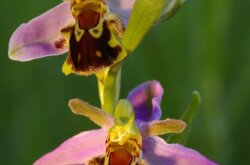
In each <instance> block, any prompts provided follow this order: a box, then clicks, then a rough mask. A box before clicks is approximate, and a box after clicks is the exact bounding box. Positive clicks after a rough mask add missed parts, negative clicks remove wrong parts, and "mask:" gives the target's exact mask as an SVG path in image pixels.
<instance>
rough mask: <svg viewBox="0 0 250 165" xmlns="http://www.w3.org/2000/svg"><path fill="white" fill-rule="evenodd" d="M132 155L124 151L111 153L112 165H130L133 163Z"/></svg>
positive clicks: (110, 161)
mask: <svg viewBox="0 0 250 165" xmlns="http://www.w3.org/2000/svg"><path fill="white" fill-rule="evenodd" d="M132 159H133V157H132V155H131V154H129V153H128V152H127V151H124V150H117V151H115V152H112V153H110V160H109V164H110V165H130V164H131V163H132Z"/></svg>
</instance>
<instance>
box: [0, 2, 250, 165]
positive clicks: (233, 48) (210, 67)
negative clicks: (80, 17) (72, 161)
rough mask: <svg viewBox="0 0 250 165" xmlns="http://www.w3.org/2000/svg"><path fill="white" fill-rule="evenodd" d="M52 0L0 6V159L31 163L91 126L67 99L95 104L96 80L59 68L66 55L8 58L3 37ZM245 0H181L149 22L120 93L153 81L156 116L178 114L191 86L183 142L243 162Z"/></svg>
mask: <svg viewBox="0 0 250 165" xmlns="http://www.w3.org/2000/svg"><path fill="white" fill-rule="evenodd" d="M59 2H60V0H53V1H52V0H14V1H13V0H12V1H1V3H0V4H1V5H0V20H1V23H0V25H1V26H0V27H1V30H0V54H1V55H0V68H1V69H0V74H1V81H0V90H1V91H0V129H1V136H0V142H1V147H0V164H14V165H16V164H21V165H22V164H23V165H26V164H32V163H33V162H34V161H35V160H36V159H37V158H39V157H40V156H42V155H43V154H45V153H46V152H48V151H50V150H52V149H54V148H55V147H56V146H58V145H59V144H60V143H62V142H63V141H64V140H65V139H67V138H69V137H71V136H73V135H75V134H77V133H79V132H81V131H84V130H88V129H91V128H97V126H95V125H94V124H93V123H92V122H90V121H89V120H88V119H87V118H84V117H82V116H76V115H73V114H72V113H71V112H70V110H69V108H68V106H67V102H68V100H69V99H70V98H76V97H78V98H81V99H83V100H85V101H88V102H90V103H91V104H93V105H97V106H99V100H98V92H97V87H96V79H95V77H94V76H91V77H79V76H74V75H70V76H68V77H65V76H64V75H63V74H62V73H61V66H62V64H63V62H64V60H65V58H66V55H63V56H58V57H50V58H44V59H41V60H35V61H31V62H27V63H20V62H15V61H11V60H9V59H8V56H7V50H8V40H9V38H10V36H11V34H12V32H14V30H15V29H16V28H17V27H18V26H19V25H20V24H21V23H23V22H27V21H28V20H30V19H31V18H33V17H35V16H37V15H39V14H41V13H43V12H44V11H46V10H48V9H50V8H51V7H53V6H55V5H56V4H58V3H59ZM249 6H250V1H246V0H241V1H233V0H220V1H218V0H202V1H201V0H190V1H188V2H187V3H186V4H185V5H184V6H183V8H182V9H181V10H180V11H179V12H178V13H177V14H176V15H175V16H174V18H173V19H171V20H170V21H168V22H164V23H162V24H161V25H160V26H158V27H156V28H154V29H153V30H152V31H151V32H150V33H149V34H148V35H147V36H146V37H145V39H144V40H143V42H142V44H141V45H140V46H139V48H138V49H137V50H136V52H135V53H134V54H133V55H132V56H130V57H129V58H128V59H127V61H126V62H125V65H124V67H123V75H122V80H123V81H122V91H121V97H122V98H125V97H126V95H127V93H128V92H129V91H130V90H131V89H132V88H133V87H135V86H136V85H138V84H139V83H142V82H144V81H146V80H152V79H157V80H158V81H160V82H161V84H162V86H163V87H164V88H165V94H164V97H163V103H162V109H163V114H164V116H163V117H164V118H165V117H171V118H179V117H180V116H181V114H182V112H183V111H184V109H185V107H186V105H187V104H188V101H189V99H190V96H191V93H192V91H193V90H198V91H200V93H201V96H202V103H201V106H200V107H199V111H198V113H197V115H196V117H195V121H194V125H193V129H192V132H191V134H190V138H189V141H188V143H187V146H188V147H191V148H193V149H195V150H198V151H199V152H201V153H202V154H204V155H206V156H207V157H209V158H210V159H213V160H215V161H217V162H219V163H220V164H229V165H234V164H241V165H242V164H249V162H250V156H249V151H248V150H249V148H250V143H249V139H250V132H249V127H248V126H249V119H248V117H249V116H250V111H249V107H250V21H249V18H248V16H249V14H250V13H249Z"/></svg>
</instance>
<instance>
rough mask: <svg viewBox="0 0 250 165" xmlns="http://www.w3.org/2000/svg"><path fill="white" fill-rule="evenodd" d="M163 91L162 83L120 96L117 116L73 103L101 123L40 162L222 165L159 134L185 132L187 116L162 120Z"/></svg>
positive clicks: (45, 164) (49, 164)
mask: <svg viewBox="0 0 250 165" xmlns="http://www.w3.org/2000/svg"><path fill="white" fill-rule="evenodd" d="M162 95H163V89H162V87H161V85H160V84H159V83H158V82H157V81H149V82H146V83H143V84H141V85H140V86H138V87H137V88H135V89H134V90H132V91H131V92H130V93H129V95H128V100H125V99H124V100H120V101H119V102H118V104H117V106H116V111H115V113H114V115H113V116H112V115H110V114H108V113H107V112H105V111H103V110H101V109H98V108H97V107H94V106H91V105H89V104H88V103H86V102H83V101H81V100H79V99H72V100H70V102H69V106H70V108H71V110H72V111H73V112H74V113H75V114H80V115H84V116H86V117H88V118H90V119H91V120H92V121H94V122H95V123H96V124H98V125H99V126H101V128H100V129H96V130H91V131H85V132H82V133H80V134H78V135H76V136H73V137H72V138H70V139H68V140H66V141H65V142H64V143H63V144H61V145H60V146H59V147H57V148H56V149H55V150H54V151H52V152H50V153H48V154H46V155H44V156H43V157H41V158H40V159H38V160H37V161H36V162H35V165H54V164H57V165H64V164H87V165H93V164H95V165H98V164H100V165H105V164H106V165H108V164H110V165H118V164H122V165H132V164H137V165H139V164H140V165H201V164H202V165H216V163H214V162H213V161H211V160H209V159H207V158H206V157H205V156H203V155H201V154H200V153H199V152H197V151H195V150H193V149H189V148H186V147H184V146H182V145H179V144H167V143H166V142H165V141H164V140H163V139H162V138H160V137H159V135H163V134H166V133H181V132H182V131H183V130H184V128H185V126H186V125H185V123H184V122H183V121H181V120H174V119H165V120H160V117H161V108H160V102H161V97H162Z"/></svg>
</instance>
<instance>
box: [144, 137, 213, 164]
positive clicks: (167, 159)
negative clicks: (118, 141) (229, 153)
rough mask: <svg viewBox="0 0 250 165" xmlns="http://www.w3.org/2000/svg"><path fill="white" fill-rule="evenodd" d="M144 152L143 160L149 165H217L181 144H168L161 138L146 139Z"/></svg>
mask: <svg viewBox="0 0 250 165" xmlns="http://www.w3.org/2000/svg"><path fill="white" fill-rule="evenodd" d="M142 152H143V155H142V158H143V159H145V160H146V161H147V162H148V163H149V165H155V164H157V165H216V163H215V162H213V161H211V160H209V159H207V158H206V157H205V156H203V155H201V154H200V153H199V152H197V151H195V150H192V149H189V148H186V147H183V146H181V145H179V144H167V143H166V142H165V141H164V140H163V139H162V138H159V137H149V138H146V139H144V140H143V143H142Z"/></svg>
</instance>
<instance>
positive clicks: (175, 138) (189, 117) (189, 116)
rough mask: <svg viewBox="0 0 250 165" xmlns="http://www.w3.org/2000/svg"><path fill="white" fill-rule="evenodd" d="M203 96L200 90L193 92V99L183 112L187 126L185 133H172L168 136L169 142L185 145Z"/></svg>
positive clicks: (182, 118) (183, 118)
mask: <svg viewBox="0 0 250 165" xmlns="http://www.w3.org/2000/svg"><path fill="white" fill-rule="evenodd" d="M200 101H201V97H200V94H199V92H197V91H194V92H193V93H192V98H191V101H190V102H189V104H188V106H187V109H186V110H185V112H184V113H183V115H182V117H181V120H183V121H184V122H185V123H186V124H187V126H186V129H185V130H184V131H183V133H181V134H178V135H170V136H169V138H168V143H179V144H182V145H184V144H185V143H186V141H187V139H188V135H189V133H190V130H191V126H192V121H193V119H194V116H195V114H196V111H197V109H198V106H199V104H200Z"/></svg>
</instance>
